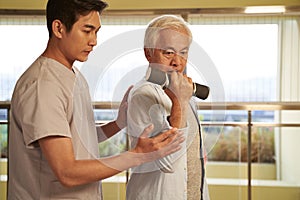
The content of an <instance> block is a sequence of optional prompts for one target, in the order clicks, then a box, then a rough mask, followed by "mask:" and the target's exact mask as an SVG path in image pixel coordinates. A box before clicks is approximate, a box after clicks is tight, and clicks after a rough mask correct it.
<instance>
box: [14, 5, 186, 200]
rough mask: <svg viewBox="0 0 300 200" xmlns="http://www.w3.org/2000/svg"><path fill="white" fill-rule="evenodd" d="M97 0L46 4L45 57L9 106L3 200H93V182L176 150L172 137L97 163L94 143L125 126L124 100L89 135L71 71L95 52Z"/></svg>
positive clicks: (84, 93)
mask: <svg viewBox="0 0 300 200" xmlns="http://www.w3.org/2000/svg"><path fill="white" fill-rule="evenodd" d="M106 6H107V4H106V3H104V2H102V1H100V0H49V1H48V4H47V27H48V30H49V41H48V44H47V47H46V49H45V51H44V52H43V53H42V55H41V56H40V57H38V58H37V60H35V61H34V62H33V64H32V65H31V66H30V67H29V68H28V69H27V70H26V72H25V73H24V74H23V75H22V76H21V77H20V79H19V80H18V82H17V84H16V86H15V90H14V93H13V97H12V101H11V124H10V135H9V181H8V199H10V200H13V199H26V200H30V199H34V200H36V199H93V200H94V199H101V198H102V195H101V182H100V181H99V180H102V179H105V178H107V177H110V176H112V175H115V174H117V173H119V172H120V171H122V170H125V169H128V168H130V167H133V166H137V165H139V164H142V163H145V162H149V161H152V160H155V159H157V158H161V157H164V156H165V155H168V154H170V153H173V152H175V151H177V150H179V149H180V148H181V147H180V143H182V142H183V140H184V139H183V137H182V135H181V134H180V133H179V132H176V129H172V130H169V131H167V132H166V133H163V134H161V135H160V136H159V137H155V138H149V137H147V136H148V134H149V132H150V131H151V130H152V129H153V126H148V127H147V128H146V129H145V130H144V132H143V133H142V137H141V138H139V140H138V145H137V146H136V147H135V148H133V149H132V150H130V151H129V152H125V153H122V154H120V155H117V156H113V157H109V158H102V159H99V158H98V146H97V145H98V142H101V139H103V138H109V137H111V136H112V135H114V134H115V133H117V132H118V131H119V130H120V129H122V128H124V127H125V126H126V110H127V103H126V100H127V94H125V96H124V99H123V101H122V102H121V106H120V110H119V113H118V117H117V119H116V120H115V121H113V122H110V123H108V124H106V125H103V126H102V127H97V129H96V127H95V121H94V118H93V110H92V104H91V99H90V94H89V89H88V85H87V83H86V81H85V79H84V77H83V76H82V75H81V73H80V72H79V71H78V69H77V68H76V67H74V66H73V63H74V61H75V60H78V61H86V60H87V58H88V55H89V53H90V52H91V51H92V50H93V47H94V46H95V45H96V44H97V32H98V31H99V29H100V27H101V22H100V14H101V12H102V10H103V9H105V7H106Z"/></svg>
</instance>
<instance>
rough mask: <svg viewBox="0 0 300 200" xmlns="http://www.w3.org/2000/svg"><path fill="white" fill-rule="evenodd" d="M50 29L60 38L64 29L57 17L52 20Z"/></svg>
mask: <svg viewBox="0 0 300 200" xmlns="http://www.w3.org/2000/svg"><path fill="white" fill-rule="evenodd" d="M52 31H53V35H55V37H57V38H62V32H63V31H64V25H63V24H62V22H61V21H60V20H58V19H56V20H54V21H53V22H52Z"/></svg>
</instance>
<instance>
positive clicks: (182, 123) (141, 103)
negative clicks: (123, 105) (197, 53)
mask: <svg viewBox="0 0 300 200" xmlns="http://www.w3.org/2000/svg"><path fill="white" fill-rule="evenodd" d="M191 41H192V33H191V31H190V29H189V28H188V26H187V23H186V22H185V21H184V20H183V19H182V18H179V17H176V16H173V15H164V16H160V17H157V18H155V19H154V20H152V21H151V22H150V24H149V25H148V27H147V29H146V33H145V39H144V52H145V56H146V58H147V60H148V62H149V67H148V71H147V74H146V76H145V78H144V79H142V80H141V81H140V82H138V83H137V84H136V85H135V86H134V88H133V89H132V90H131V91H130V94H129V97H128V111H127V119H128V132H129V133H130V134H131V142H132V146H134V145H135V144H136V142H137V141H138V136H139V132H140V131H141V130H142V127H143V126H145V125H147V124H149V123H153V124H154V130H153V131H152V134H151V135H156V134H158V133H159V132H161V131H163V130H167V129H169V128H170V127H177V128H179V129H182V131H184V133H185V134H186V135H187V136H186V138H187V139H186V143H184V144H185V145H186V146H185V147H183V148H182V150H181V151H179V152H176V153H174V154H171V155H169V156H167V157H165V158H162V159H159V160H156V161H155V162H151V163H146V164H143V165H141V166H138V167H136V168H134V169H133V170H132V175H131V177H130V179H129V182H128V185H127V193H126V197H127V199H128V200H153V199H155V200H187V199H188V200H207V199H209V195H208V192H207V189H206V187H207V186H206V185H205V178H204V175H205V173H204V162H203V153H202V152H203V145H202V135H201V127H200V123H199V121H198V115H197V111H196V107H195V103H194V102H193V101H192V99H191V97H192V93H193V83H192V80H191V79H190V78H188V77H187V76H186V75H185V74H184V73H185V68H186V64H187V59H188V52H189V47H190V44H191ZM157 69H158V70H160V71H162V73H163V74H164V73H166V74H169V75H168V76H167V75H166V76H167V77H169V78H167V77H166V76H164V75H162V76H160V77H165V79H162V80H155V79H158V76H157V77H153V76H155V75H159V73H154V71H155V70H157ZM156 72H157V71H156ZM150 77H151V78H150ZM150 80H151V81H150ZM154 80H155V81H154ZM158 83H159V84H158Z"/></svg>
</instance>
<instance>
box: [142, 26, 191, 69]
mask: <svg viewBox="0 0 300 200" xmlns="http://www.w3.org/2000/svg"><path fill="white" fill-rule="evenodd" d="M189 45H190V38H189V37H188V35H187V33H186V32H185V31H184V30H179V31H175V30H171V29H165V30H162V31H160V35H159V38H158V40H157V43H156V46H155V49H154V53H153V54H151V53H150V55H148V56H147V55H146V57H147V59H148V61H149V62H150V63H152V64H159V65H158V66H159V68H160V69H161V70H162V71H165V72H167V71H174V70H175V71H177V72H180V73H182V72H183V71H184V69H185V67H186V63H187V58H188V50H189Z"/></svg>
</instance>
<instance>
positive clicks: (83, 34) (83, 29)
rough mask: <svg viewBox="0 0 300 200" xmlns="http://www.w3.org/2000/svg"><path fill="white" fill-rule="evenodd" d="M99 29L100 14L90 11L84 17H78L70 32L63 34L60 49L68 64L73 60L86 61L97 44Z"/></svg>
mask: <svg viewBox="0 0 300 200" xmlns="http://www.w3.org/2000/svg"><path fill="white" fill-rule="evenodd" d="M100 27H101V22H100V14H99V13H98V12H97V11H92V12H90V13H89V14H88V15H86V16H80V17H79V19H78V21H76V22H75V23H74V25H73V26H72V29H71V30H70V32H65V33H64V35H63V38H62V40H61V44H62V45H61V49H63V51H64V53H63V54H64V55H65V57H66V59H67V60H68V61H69V62H70V63H73V62H74V61H75V60H78V61H81V62H83V61H86V60H87V58H88V55H89V53H90V52H91V51H92V50H93V47H94V46H95V45H96V44H97V32H98V31H99V29H100Z"/></svg>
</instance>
